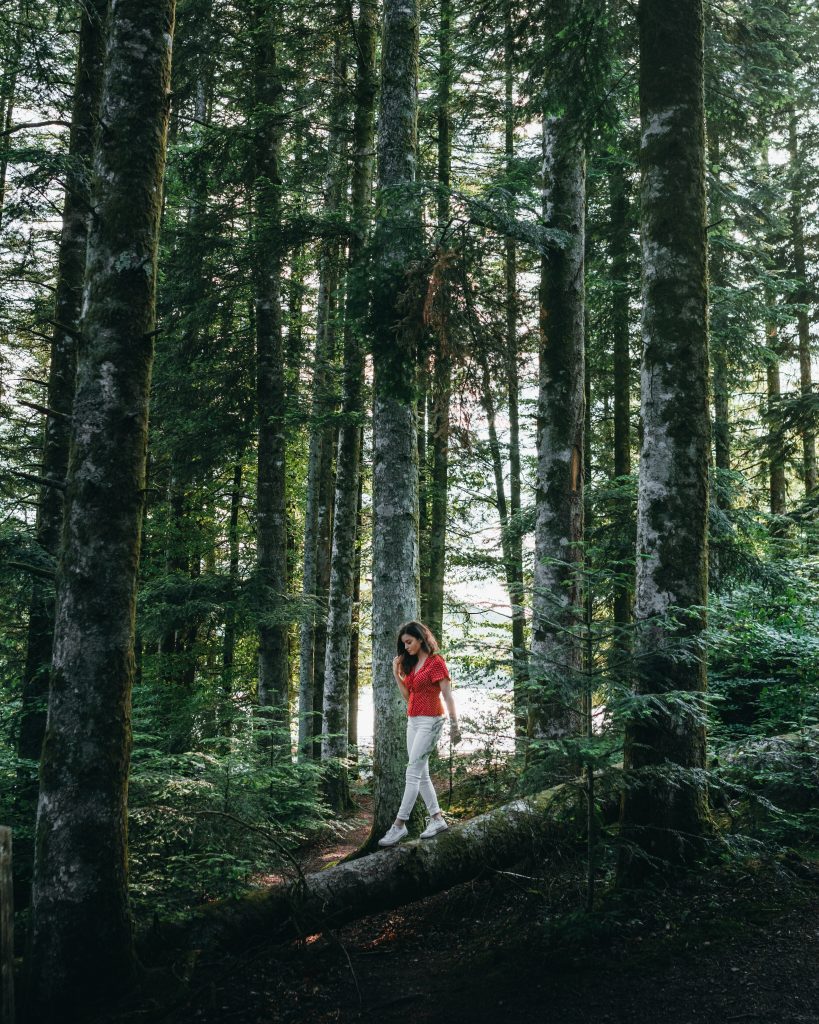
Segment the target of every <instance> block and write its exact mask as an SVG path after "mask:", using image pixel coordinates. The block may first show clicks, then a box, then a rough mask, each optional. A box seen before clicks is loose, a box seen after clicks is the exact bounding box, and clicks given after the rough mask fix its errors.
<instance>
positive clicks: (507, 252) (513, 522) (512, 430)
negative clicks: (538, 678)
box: [503, 0, 529, 738]
mask: <svg viewBox="0 0 819 1024" xmlns="http://www.w3.org/2000/svg"><path fill="white" fill-rule="evenodd" d="M503 12H504V31H503V78H504V159H505V162H506V174H507V177H508V178H509V179H510V180H511V177H512V171H513V164H514V159H515V103H514V101H515V29H514V15H513V10H512V4H511V2H509V0H507V2H506V3H505V4H504V8H503ZM510 188H511V184H510ZM509 216H510V218H513V217H514V216H515V201H514V199H513V198H512V197H511V193H510V201H509ZM517 281H518V270H517V246H516V245H515V239H514V238H513V237H512V236H511V235H507V236H506V239H505V241H504V285H505V292H506V295H505V306H506V309H505V314H506V383H507V392H508V400H509V406H508V408H509V516H510V527H509V552H510V563H511V568H512V581H511V585H510V588H509V600H510V603H511V605H512V675H513V703H514V711H515V735H516V736H517V737H519V738H522V737H524V736H525V733H526V703H527V701H526V681H527V679H528V677H529V651H528V648H527V646H526V608H525V605H524V601H525V590H524V586H523V530H522V529H521V527H520V525H519V517H520V510H521V507H520V482H521V471H520V413H519V390H520V385H519V372H520V371H519V367H518V289H517Z"/></svg>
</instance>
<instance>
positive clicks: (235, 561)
mask: <svg viewBox="0 0 819 1024" xmlns="http://www.w3.org/2000/svg"><path fill="white" fill-rule="evenodd" d="M241 504H242V463H241V462H237V463H236V464H235V465H234V467H233V484H232V486H231V489H230V519H229V520H228V552H229V559H230V561H229V565H228V578H229V580H230V592H229V595H230V596H229V598H228V606H227V609H226V611H225V633H224V639H223V642H222V688H223V689H224V691H225V695H226V696H229V695H230V694H232V693H233V668H234V663H235V660H236V608H235V606H234V602H235V601H236V598H237V596H238V589H239V509H240V508H241Z"/></svg>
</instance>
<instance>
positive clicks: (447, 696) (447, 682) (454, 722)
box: [438, 679, 461, 743]
mask: <svg viewBox="0 0 819 1024" xmlns="http://www.w3.org/2000/svg"><path fill="white" fill-rule="evenodd" d="M438 685H439V686H440V687H441V696H442V697H443V698H444V704H446V709H447V711H448V712H449V731H450V735H451V736H452V742H453V743H460V741H461V729H460V726H459V725H458V713H457V711H456V710H455V698H454V697H453V696H452V680H451V679H441V680H440V682H439V684H438Z"/></svg>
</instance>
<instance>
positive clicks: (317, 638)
mask: <svg viewBox="0 0 819 1024" xmlns="http://www.w3.org/2000/svg"><path fill="white" fill-rule="evenodd" d="M336 20H337V21H339V17H338V11H337V12H336ZM337 32H338V34H337V38H336V42H335V50H334V59H333V87H332V98H331V102H330V132H329V139H328V164H327V170H326V175H325V188H324V202H325V208H326V209H327V210H328V211H329V212H331V213H332V212H337V211H338V210H339V208H340V206H341V203H342V199H343V194H344V191H345V185H346V168H345V166H344V163H343V159H342V142H341V140H342V133H343V131H344V127H345V126H344V123H343V117H344V93H345V90H346V63H345V61H344V45H343V40H342V37H341V30H340V28H339V29H338V30H337ZM339 269H340V267H339V247H338V240H337V239H335V238H326V239H323V240H322V242H321V245H320V255H319V290H318V317H317V329H316V352H315V364H314V372H313V401H312V410H311V416H310V420H311V426H310V451H309V458H308V473H307V509H306V512H305V531H304V572H303V576H302V579H303V597H304V603H305V607H304V613H303V618H302V622H301V630H300V643H299V651H300V655H299V757H300V758H302V759H304V758H311V757H316V756H319V755H320V753H321V745H320V738H321V721H322V708H323V701H324V672H325V665H324V659H325V654H326V646H327V633H326V626H325V622H326V619H327V611H328V609H327V601H328V595H327V590H328V587H329V573H330V544H331V532H330V524H331V508H332V503H333V484H332V463H333V442H334V438H335V430H334V424H333V422H332V418H331V415H330V414H331V412H332V410H333V406H334V400H333V395H332V389H333V366H334V363H335V359H336V316H335V310H336V299H337V291H338V287H339ZM316 741H319V742H318V744H317V743H316Z"/></svg>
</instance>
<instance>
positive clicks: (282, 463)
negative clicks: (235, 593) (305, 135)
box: [248, 0, 290, 756]
mask: <svg viewBox="0 0 819 1024" xmlns="http://www.w3.org/2000/svg"><path fill="white" fill-rule="evenodd" d="M248 13H249V15H250V18H251V21H252V25H253V54H252V60H253V67H252V75H253V83H254V102H255V111H254V118H253V138H252V146H253V178H254V181H253V205H254V209H253V223H254V235H255V237H254V239H253V242H254V251H255V258H254V279H253V291H254V302H253V305H254V315H255V322H256V401H257V412H258V429H259V450H258V479H257V484H256V524H257V525H256V570H257V577H258V581H259V583H260V584H261V587H262V590H263V593H264V595H265V597H264V602H265V603H264V607H263V609H262V611H261V615H262V621H261V623H260V625H259V681H258V701H259V705H260V707H262V708H263V709H266V713H267V715H268V716H269V721H270V725H271V729H272V735H271V734H270V733H268V732H266V731H265V733H264V734H263V736H262V738H261V739H262V743H263V744H269V745H270V749H271V752H272V753H274V754H276V755H278V756H289V753H290V735H289V712H288V683H289V676H290V673H289V662H288V635H287V634H288V630H287V625H286V622H284V621H283V620H284V617H285V616H284V606H285V602H286V595H287V587H288V582H287V514H286V508H287V500H286V436H285V423H284V409H285V394H286V392H285V370H284V350H283V345H282V324H281V269H282V257H283V252H282V244H281V178H280V174H279V154H280V148H281V130H282V129H281V119H280V118H281V115H280V112H279V105H280V101H281V94H282V83H281V76H280V72H279V66H278V60H277V54H276V37H277V24H276V20H275V19H276V15H275V11H274V9H272V8H271V7H270V6H269V5H268V4H263V3H260V2H258V0H254V2H251V4H250V7H249V12H248Z"/></svg>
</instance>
